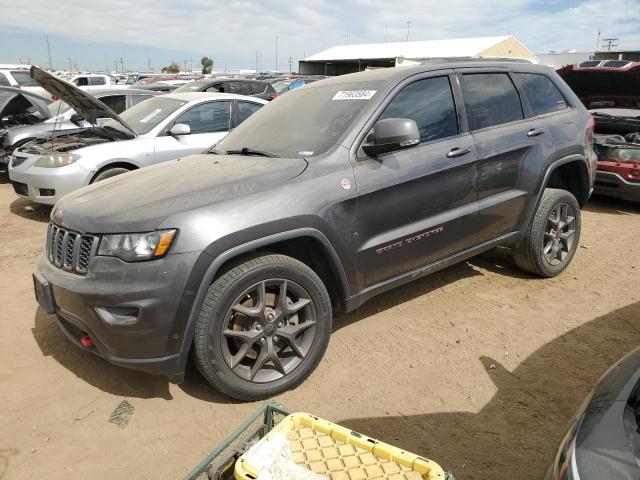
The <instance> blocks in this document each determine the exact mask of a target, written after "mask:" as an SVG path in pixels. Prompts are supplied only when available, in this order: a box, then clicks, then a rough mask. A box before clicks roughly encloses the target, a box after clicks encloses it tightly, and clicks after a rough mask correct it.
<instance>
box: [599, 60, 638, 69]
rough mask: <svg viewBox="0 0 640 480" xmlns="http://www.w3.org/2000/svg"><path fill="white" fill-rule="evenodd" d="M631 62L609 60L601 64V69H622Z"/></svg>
mask: <svg viewBox="0 0 640 480" xmlns="http://www.w3.org/2000/svg"><path fill="white" fill-rule="evenodd" d="M630 63H631V62H630V61H628V60H609V61H607V62H604V63H603V64H602V67H603V68H622V67H626V66H627V65H629V64H630Z"/></svg>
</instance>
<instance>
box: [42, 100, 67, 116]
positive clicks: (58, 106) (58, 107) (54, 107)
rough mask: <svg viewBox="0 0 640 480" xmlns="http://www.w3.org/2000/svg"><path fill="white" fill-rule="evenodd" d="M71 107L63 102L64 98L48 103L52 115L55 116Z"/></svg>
mask: <svg viewBox="0 0 640 480" xmlns="http://www.w3.org/2000/svg"><path fill="white" fill-rule="evenodd" d="M70 108H71V107H70V106H69V105H67V104H66V102H63V101H62V100H57V101H55V102H53V103H50V104H49V105H47V109H48V110H49V115H51V116H52V117H55V116H57V115H59V114H61V113H64V112H66V111H67V110H69V109H70Z"/></svg>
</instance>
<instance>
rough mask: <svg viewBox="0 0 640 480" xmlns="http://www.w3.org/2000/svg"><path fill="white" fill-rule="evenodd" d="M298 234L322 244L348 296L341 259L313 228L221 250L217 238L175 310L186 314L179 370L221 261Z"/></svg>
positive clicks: (194, 268)
mask: <svg viewBox="0 0 640 480" xmlns="http://www.w3.org/2000/svg"><path fill="white" fill-rule="evenodd" d="M301 237H313V238H314V239H316V240H318V241H319V242H320V243H321V244H322V246H323V248H324V249H325V252H326V253H327V255H328V257H329V258H330V259H331V262H332V263H333V268H334V269H335V272H336V273H337V276H338V279H339V281H340V283H341V288H342V291H343V292H345V293H346V297H348V296H349V284H348V281H347V275H346V273H345V270H344V267H343V264H342V261H341V260H340V257H339V256H338V253H337V252H336V250H335V249H334V248H333V245H332V244H331V242H330V241H329V239H328V238H327V237H326V236H325V235H324V234H323V233H322V232H320V231H319V230H317V229H315V228H309V227H305V228H297V229H294V230H290V231H285V232H279V233H276V234H272V235H268V236H265V237H262V238H258V239H256V240H252V241H249V242H245V243H242V244H239V245H236V246H234V247H231V248H228V249H226V250H224V251H220V247H218V245H217V242H216V243H214V244H211V245H210V246H209V247H208V248H206V249H205V250H204V251H203V252H202V253H201V254H200V256H199V257H198V259H197V260H196V263H195V264H194V266H193V268H192V270H191V274H190V275H189V278H188V280H187V284H186V286H185V289H184V292H183V294H182V298H181V301H180V305H179V307H178V312H177V314H176V315H177V316H181V317H182V318H186V323H185V328H184V334H183V337H182V345H181V348H180V359H179V364H180V368H181V369H182V370H184V368H186V363H187V358H188V356H189V350H190V347H191V343H192V341H193V336H194V332H195V325H196V321H197V319H198V315H199V313H200V308H201V307H202V304H203V302H204V299H205V296H206V295H207V291H208V290H209V286H210V285H211V284H212V283H213V280H214V279H215V278H216V275H217V274H218V272H219V271H220V268H221V267H222V265H224V264H225V263H226V262H228V261H229V260H231V259H233V258H237V257H238V256H240V255H243V254H245V253H249V252H252V251H255V250H257V249H259V248H263V247H266V246H268V245H271V244H275V243H278V242H282V241H286V240H290V239H294V238H301Z"/></svg>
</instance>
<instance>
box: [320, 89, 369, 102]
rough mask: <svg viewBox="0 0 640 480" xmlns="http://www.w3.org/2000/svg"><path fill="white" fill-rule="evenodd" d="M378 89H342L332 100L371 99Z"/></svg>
mask: <svg viewBox="0 0 640 480" xmlns="http://www.w3.org/2000/svg"><path fill="white" fill-rule="evenodd" d="M376 92H377V90H340V91H338V92H336V94H335V95H334V96H333V98H332V99H331V100H369V99H371V97H373V96H374V95H375V94H376Z"/></svg>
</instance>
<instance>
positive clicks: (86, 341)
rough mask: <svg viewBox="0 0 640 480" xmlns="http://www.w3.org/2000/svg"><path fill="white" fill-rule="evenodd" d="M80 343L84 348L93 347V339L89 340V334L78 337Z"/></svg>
mask: <svg viewBox="0 0 640 480" xmlns="http://www.w3.org/2000/svg"><path fill="white" fill-rule="evenodd" d="M80 343H81V344H82V346H83V347H84V348H89V347H93V340H91V337H90V336H89V335H85V336H84V337H82V338H81V339H80Z"/></svg>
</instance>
